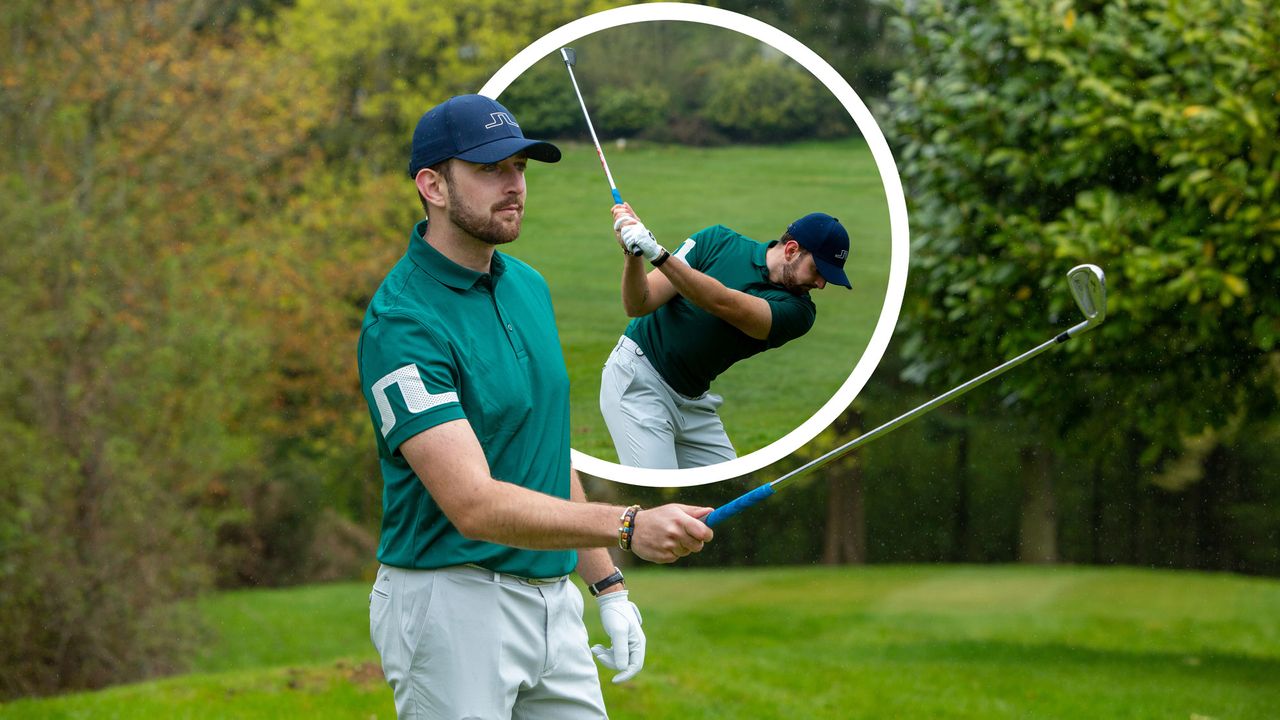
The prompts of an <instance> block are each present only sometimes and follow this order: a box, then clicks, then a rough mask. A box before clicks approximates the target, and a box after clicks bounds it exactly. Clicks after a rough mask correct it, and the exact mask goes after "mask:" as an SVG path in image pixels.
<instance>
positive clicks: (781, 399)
mask: <svg viewBox="0 0 1280 720" xmlns="http://www.w3.org/2000/svg"><path fill="white" fill-rule="evenodd" d="M561 148H562V149H563V150H564V159H563V160H562V161H561V162H560V163H558V164H557V165H553V166H547V165H542V164H540V163H532V164H531V168H530V170H529V174H528V182H529V199H528V203H527V207H526V216H525V223H524V229H523V231H522V233H521V236H520V239H519V240H517V241H516V242H515V243H513V244H512V245H510V246H508V247H507V248H504V250H508V251H510V252H511V253H512V254H514V255H516V256H518V257H520V258H522V259H525V260H527V261H528V262H530V263H531V264H532V265H533V266H534V267H536V268H537V269H538V270H539V271H540V272H542V274H543V275H544V276H545V277H546V278H547V282H548V283H549V284H550V286H551V292H552V296H553V300H554V302H555V306H556V317H557V322H558V324H559V328H560V339H561V345H562V347H563V348H564V351H565V360H566V362H567V363H568V366H569V375H570V383H571V391H570V392H571V401H572V418H573V446H574V447H575V448H576V449H578V450H581V451H583V452H586V453H588V454H590V455H594V456H596V457H599V458H601V459H605V460H609V461H616V460H617V455H616V454H615V452H614V450H613V445H612V443H611V442H610V441H609V437H608V434H607V432H606V431H605V428H604V421H603V420H602V419H601V417H600V411H599V402H598V397H599V389H600V370H601V368H602V366H603V365H604V361H605V359H606V358H607V357H608V354H609V351H610V350H612V348H613V345H614V343H615V342H617V339H618V336H619V335H621V334H622V331H623V329H624V328H625V327H626V324H627V321H628V318H627V317H626V315H625V313H624V312H623V311H622V305H621V301H620V299H619V290H618V286H619V281H620V278H621V271H622V255H621V251H620V249H619V248H618V246H617V244H616V242H615V241H614V239H613V232H612V223H613V220H612V216H611V215H610V213H609V208H610V206H611V205H612V199H611V198H610V196H609V187H608V184H607V183H606V182H605V180H604V173H603V172H602V171H601V169H600V163H599V161H598V160H597V159H596V154H595V150H594V149H593V148H592V146H591V145H589V144H587V145H583V144H577V143H561ZM605 152H606V153H608V158H609V167H610V169H612V170H613V172H614V177H615V179H616V180H617V181H618V183H619V186H620V188H621V190H622V193H623V197H624V198H625V199H626V200H627V201H628V202H629V203H631V205H632V207H634V208H635V210H636V212H637V213H638V214H639V215H640V217H641V218H642V219H643V220H644V222H645V224H646V225H647V226H648V227H649V228H650V229H651V230H653V231H654V234H655V235H656V236H657V237H658V239H659V240H660V241H661V242H662V243H663V244H664V245H666V246H667V247H668V248H673V249H674V248H675V246H676V245H677V244H679V243H680V242H681V241H683V240H684V239H685V238H686V237H688V236H689V235H691V234H692V233H694V232H696V231H697V230H699V229H701V228H703V227H706V226H708V225H714V224H723V225H727V226H729V227H731V228H734V229H735V230H738V231H739V232H742V233H744V234H746V235H748V236H749V237H753V238H755V239H757V240H771V239H775V238H777V237H778V236H779V235H781V234H782V231H783V230H785V229H786V227H787V225H788V224H789V223H790V222H791V221H792V220H795V219H796V218H798V217H800V216H801V215H804V214H806V213H809V212H813V211H817V210H820V211H823V212H828V213H831V214H832V215H835V216H836V217H838V218H840V219H841V220H842V221H843V222H844V223H845V225H846V227H847V228H848V229H849V231H850V235H851V238H852V248H851V252H850V256H849V261H848V265H847V269H848V274H849V277H850V280H851V281H852V284H853V290H852V291H848V290H845V289H844V288H840V287H834V286H833V287H829V288H827V289H825V290H822V291H818V292H815V293H813V298H814V302H815V303H816V304H817V306H818V320H817V323H816V325H815V327H814V329H813V330H812V331H810V333H809V334H807V335H806V336H805V337H803V338H800V339H798V340H795V341H793V342H791V343H789V344H788V345H786V346H783V347H782V348H779V349H777V350H772V351H769V352H767V353H762V354H760V355H758V356H756V357H754V358H751V359H749V360H747V361H744V362H742V363H739V364H738V365H735V366H734V367H733V368H731V369H730V370H729V371H727V372H726V373H725V374H724V375H722V376H721V377H720V379H718V380H717V381H716V382H715V384H714V385H713V390H714V391H715V392H717V393H719V394H721V395H723V396H724V397H725V404H724V406H723V407H722V409H721V417H723V418H724V421H725V426H726V428H727V430H728V432H729V437H730V439H731V440H732V441H733V442H734V444H735V446H736V447H737V449H738V452H739V454H746V453H748V452H751V451H753V450H756V449H759V448H761V447H763V446H765V445H768V444H769V443H771V442H773V441H774V440H777V439H778V438H780V437H782V436H783V435H785V434H786V433H788V432H790V431H791V430H792V429H794V428H795V427H796V426H797V425H799V424H800V423H802V422H803V421H804V420H806V419H808V418H809V416H811V415H812V414H813V413H814V412H816V411H817V410H818V409H819V408H820V407H822V405H823V404H824V403H826V402H827V400H828V399H829V398H830V397H831V396H832V395H833V394H834V393H835V391H836V389H837V388H839V387H840V385H841V384H842V383H843V382H844V380H845V379H846V378H847V377H848V376H849V373H850V372H851V371H852V370H853V368H854V365H856V364H857V361H858V359H859V358H860V357H861V356H862V354H863V351H864V350H865V348H866V345H867V342H868V340H869V339H870V336H871V333H872V331H873V330H874V329H875V325H876V322H877V320H878V319H879V317H880V311H881V308H882V306H883V304H884V295H885V291H886V288H887V285H888V269H889V259H890V239H889V212H888V206H887V204H886V200H885V195H884V188H883V185H882V182H881V179H880V175H879V172H878V170H877V169H876V166H875V163H874V161H873V159H872V157H871V153H870V151H869V150H868V149H867V147H866V144H865V143H864V142H863V141H861V140H842V141H833V142H803V143H795V144H790V145H781V146H749V147H726V148H714V149H706V148H688V147H679V146H655V145H648V144H643V143H640V144H637V143H632V144H631V145H629V146H628V147H627V148H626V149H625V150H620V149H618V148H617V147H613V146H611V147H609V148H606V150H605Z"/></svg>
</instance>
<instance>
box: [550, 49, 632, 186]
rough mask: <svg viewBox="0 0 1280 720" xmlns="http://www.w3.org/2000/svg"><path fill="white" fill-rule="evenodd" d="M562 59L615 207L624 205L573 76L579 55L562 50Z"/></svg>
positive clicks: (571, 51)
mask: <svg viewBox="0 0 1280 720" xmlns="http://www.w3.org/2000/svg"><path fill="white" fill-rule="evenodd" d="M560 57H562V58H564V66H565V69H567V70H568V71H569V80H570V82H572V83H573V92H574V93H576V94H577V96H578V104H579V105H581V106H582V117H584V118H586V119H587V130H589V131H590V132H591V142H593V143H595V145H596V155H598V156H600V166H601V167H603V168H604V176H605V177H606V178H608V179H609V189H610V190H612V191H613V202H614V204H615V205H621V204H622V193H620V192H618V185H617V184H616V183H614V182H613V173H611V172H609V163H607V162H605V159H604V150H603V149H602V148H601V147H600V139H599V138H597V137H596V129H595V127H594V126H592V124H591V116H590V115H589V114H587V103H586V101H584V100H583V99H582V91H581V90H579V89H578V79H577V78H575V77H574V76H573V66H574V65H577V64H578V54H577V53H575V52H574V51H573V48H560Z"/></svg>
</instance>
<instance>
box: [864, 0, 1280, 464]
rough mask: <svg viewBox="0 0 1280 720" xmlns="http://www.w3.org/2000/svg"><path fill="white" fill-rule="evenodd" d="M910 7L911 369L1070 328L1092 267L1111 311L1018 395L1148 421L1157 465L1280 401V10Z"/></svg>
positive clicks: (958, 371) (926, 373)
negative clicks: (1210, 432) (1074, 282)
mask: <svg viewBox="0 0 1280 720" xmlns="http://www.w3.org/2000/svg"><path fill="white" fill-rule="evenodd" d="M897 10H898V12H899V18H898V19H897V20H896V21H895V27H896V28H897V31H898V32H899V33H900V34H901V35H902V37H903V38H904V39H905V40H906V42H907V43H908V44H909V47H910V49H911V51H910V52H909V53H908V54H907V56H906V57H907V67H906V69H905V70H904V71H903V72H901V73H900V74H899V75H898V77H897V80H896V87H895V89H894V91H893V94H892V98H891V104H890V106H889V109H890V111H891V117H890V126H891V133H892V135H893V136H894V137H895V138H896V148H897V149H896V152H897V155H898V158H899V168H900V171H901V172H902V174H903V176H904V179H905V180H906V182H907V185H908V187H909V193H908V197H909V198H910V201H911V204H912V216H911V217H912V223H913V236H914V237H913V246H912V251H913V258H912V263H913V271H914V273H915V275H914V278H913V279H914V281H915V282H914V285H913V287H914V289H915V293H914V295H915V296H916V297H917V298H918V299H917V300H915V301H914V302H910V303H908V305H907V306H906V307H904V327H905V330H906V333H907V337H908V345H907V347H906V350H905V353H906V354H907V356H908V357H909V358H911V359H912V360H913V361H914V365H913V367H911V368H909V371H911V372H913V373H914V376H915V377H917V378H919V379H929V380H931V381H934V382H937V381H942V380H954V379H956V378H958V377H960V376H963V375H967V374H970V373H972V372H974V371H975V370H978V369H981V368H982V367H984V366H988V365H990V364H991V363H992V361H993V360H995V359H998V358H999V357H1004V356H1009V355H1011V354H1012V353H1013V352H1015V351H1018V350H1021V349H1024V348H1027V347H1030V346H1031V345H1033V344H1034V343H1035V342H1037V341H1038V340H1039V339H1040V337H1041V336H1042V335H1044V334H1045V329H1046V328H1049V327H1054V326H1059V327H1060V326H1063V325H1065V324H1067V323H1074V322H1075V321H1076V320H1077V319H1078V317H1079V316H1078V314H1077V313H1076V311H1075V310H1074V308H1073V306H1072V302H1071V299H1070V296H1069V294H1068V293H1067V292H1066V291H1065V287H1064V283H1063V276H1064V273H1065V271H1066V270H1067V269H1068V268H1069V267H1071V266H1072V265H1074V264H1076V263H1079V262H1094V263H1097V264H1099V265H1101V266H1102V267H1103V268H1104V269H1105V270H1106V271H1107V274H1108V279H1109V283H1110V292H1111V297H1110V314H1111V317H1110V319H1109V320H1108V321H1107V322H1106V324H1105V325H1103V326H1102V327H1101V328H1100V329H1099V330H1097V331H1095V333H1094V334H1093V336H1092V337H1090V338H1089V339H1088V340H1087V341H1085V342H1076V343H1073V344H1072V345H1071V346H1068V347H1067V348H1066V350H1067V352H1066V353H1064V354H1060V355H1059V357H1058V358H1057V359H1056V360H1055V361H1054V362H1053V365H1052V366H1051V367H1049V368H1042V371H1041V372H1020V373H1016V374H1011V375H1009V376H1006V377H1005V379H1004V380H1003V381H1002V384H1003V386H1004V388H1005V389H1006V391H1007V392H1009V393H1013V397H1016V398H1017V401H1018V405H1020V406H1021V407H1022V408H1024V409H1025V410H1027V411H1030V410H1032V409H1038V410H1039V411H1040V412H1041V413H1042V415H1043V416H1044V417H1055V418H1058V419H1059V423H1060V426H1063V425H1067V424H1069V423H1070V422H1072V421H1074V420H1076V419H1078V418H1081V417H1092V418H1093V419H1095V420H1096V421H1097V423H1096V428H1095V429H1097V430H1098V431H1099V433H1102V434H1106V432H1107V431H1108V430H1109V429H1110V428H1111V427H1112V426H1113V425H1114V424H1115V423H1123V424H1125V425H1130V424H1132V425H1133V426H1134V427H1136V428H1137V429H1138V431H1139V432H1140V433H1141V436H1142V438H1144V443H1145V445H1146V447H1147V451H1146V452H1145V455H1144V458H1145V459H1146V460H1147V461H1155V460H1157V459H1159V458H1160V457H1162V456H1164V455H1165V454H1167V453H1168V452H1169V451H1171V450H1175V449H1177V448H1179V447H1180V444H1181V438H1182V437H1184V436H1187V435H1192V434H1197V433H1199V432H1200V431H1201V430H1203V429H1204V428H1205V427H1206V426H1218V425H1222V424H1223V423H1225V422H1226V421H1227V420H1228V419H1229V418H1231V417H1232V416H1234V415H1236V414H1237V413H1239V412H1242V411H1243V410H1245V409H1246V408H1248V407H1249V406H1250V404H1251V403H1256V402H1257V400H1258V399H1259V398H1266V397H1273V396H1274V388H1275V380H1274V375H1273V374H1272V373H1271V371H1270V367H1271V366H1270V363H1269V360H1268V356H1269V354H1271V353H1273V352H1274V349H1275V345H1276V336H1277V328H1280V325H1277V322H1278V321H1277V318H1278V317H1280V295H1277V294H1276V293H1275V292H1273V290H1274V288H1275V287H1276V286H1277V285H1276V283H1277V278H1278V272H1280V265H1278V264H1277V250H1278V249H1280V214H1277V202H1276V200H1277V190H1278V189H1280V187H1278V186H1280V153H1277V152H1276V148H1277V138H1278V137H1280V112H1278V108H1280V97H1278V96H1277V95H1276V94H1275V92H1274V90H1275V89H1274V84H1273V83H1271V82H1270V78H1273V77H1275V75H1276V73H1277V71H1280V41H1278V40H1277V38H1280V14H1277V13H1276V12H1275V9H1274V8H1273V7H1272V6H1271V5H1270V4H1269V3H1266V2H1261V1H1255V0H1234V1H1233V2H1228V3H1218V2H1210V1H1209V0H1197V1H1193V2H1177V3H1175V2H1139V1H1124V2H1115V3H1107V4H1105V5H1103V6H1100V7H1097V8H1094V7H1093V6H1086V8H1083V9H1081V8H1078V7H1077V6H1076V4H1074V3H1072V2H1070V1H1069V0H1040V1H1038V2H1033V3H1021V2H995V3H991V4H989V5H988V6H986V7H982V8H979V7H973V6H970V5H968V4H965V3H958V2H950V1H949V0H933V1H930V2H923V3H902V4H899V5H898V6H897ZM993 354H994V355H993ZM1049 432H1050V433H1051V434H1058V433H1057V432H1056V431H1055V430H1053V429H1052V428H1051V429H1050V430H1049ZM1099 433H1094V435H1093V438H1092V439H1091V442H1096V441H1097V437H1098V434H1099Z"/></svg>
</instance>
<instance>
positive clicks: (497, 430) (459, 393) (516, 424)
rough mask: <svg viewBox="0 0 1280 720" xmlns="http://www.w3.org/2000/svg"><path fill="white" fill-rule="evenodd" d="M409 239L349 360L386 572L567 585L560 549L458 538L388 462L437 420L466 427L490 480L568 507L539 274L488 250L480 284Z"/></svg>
mask: <svg viewBox="0 0 1280 720" xmlns="http://www.w3.org/2000/svg"><path fill="white" fill-rule="evenodd" d="M426 228H427V224H426V221H425V220H424V221H423V222H421V223H418V225H417V226H416V227H414V229H413V232H412V234H411V235H410V238H409V250H408V252H407V253H405V256H404V257H403V258H401V259H400V261H399V262H397V263H396V265H395V267H393V268H392V269H391V272H390V273H389V274H388V275H387V277H386V279H385V280H383V281H382V285H381V286H380V287H379V288H378V291H377V292H376V293H375V294H374V296H373V300H372V301H370V303H369V309H368V311H367V312H366V313H365V318H364V325H363V327H362V328H361V331H360V343H359V347H358V351H357V355H358V358H359V365H360V387H361V389H362V390H363V391H364V396H365V401H366V402H367V403H368V405H369V413H370V417H371V419H372V421H373V428H374V434H375V435H376V437H377V441H378V459H379V461H380V463H381V466H382V480H383V493H382V536H381V541H380V543H379V545H378V559H379V560H380V561H382V562H383V563H384V564H386V565H393V566H396V567H403V568H419V569H429V568H438V567H446V566H450V565H460V564H464V563H474V564H476V565H480V566H482V567H485V568H489V569H490V570H497V571H500V572H505V573H510V574H512V575H520V576H523V577H533V578H542V577H554V576H557V575H565V574H568V573H569V572H570V571H571V570H572V569H573V567H574V566H575V565H576V564H577V553H575V552H574V551H572V550H523V549H518V548H513V547H507V546H505V545H495V544H492V543H487V542H477V541H474V540H468V539H466V538H464V537H463V536H462V535H461V534H460V533H459V532H458V530H457V529H456V528H455V527H454V526H453V524H452V523H450V522H449V518H447V517H446V516H445V514H444V512H443V511H442V510H441V509H440V506H439V505H437V504H436V502H435V500H433V499H432V497H431V495H430V494H429V493H427V491H426V487H425V486H424V485H423V484H422V482H421V481H420V480H419V479H418V477H417V476H416V475H415V474H414V472H413V469H412V468H411V467H410V466H409V463H408V462H407V461H406V460H405V459H404V457H403V456H402V455H401V454H400V452H399V447H400V444H401V443H403V442H404V441H405V440H408V439H409V438H411V437H413V436H414V435H416V434H418V433H420V432H422V431H424V430H427V429H429V428H432V427H435V426H436V425H439V424H441V423H445V422H448V421H450V420H460V419H465V420H466V421H467V422H468V423H470V424H471V428H472V429H473V430H474V431H475V433H476V437H477V438H478V439H479V441H480V446H481V447H482V448H484V455H485V458H486V459H487V460H488V461H489V469H490V472H491V474H492V475H493V477H495V478H497V479H499V480H502V481H506V482H510V483H513V484H516V485H521V486H523V487H526V488H529V489H530V490H536V491H538V492H541V493H546V494H547V495H553V496H555V497H559V498H565V499H567V498H568V497H569V374H568V372H567V370H566V369H565V364H564V356H563V354H562V353H561V351H560V337H559V334H558V332H557V330H556V323H555V316H554V314H553V313H552V309H551V294H550V292H549V291H548V290H547V283H546V281H545V280H543V279H542V276H541V275H539V274H538V273H537V271H535V270H534V269H533V268H531V267H529V266H528V265H526V264H525V263H523V262H521V261H519V260H517V259H515V258H513V257H511V256H509V255H504V254H502V253H500V252H495V253H494V254H493V261H492V263H491V265H490V272H489V273H479V272H475V271H474V270H470V269H468V268H464V267H462V266H461V265H458V264H456V263H454V262H452V261H450V260H449V259H448V258H446V257H445V256H444V255H442V254H440V253H439V252H438V251H437V250H436V249H435V248H433V247H431V246H430V245H428V244H427V243H426V241H425V240H423V239H422V235H423V233H424V232H425V231H426Z"/></svg>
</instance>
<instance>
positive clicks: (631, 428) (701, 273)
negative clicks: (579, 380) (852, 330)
mask: <svg viewBox="0 0 1280 720" xmlns="http://www.w3.org/2000/svg"><path fill="white" fill-rule="evenodd" d="M613 216H614V226H613V229H614V231H615V233H616V234H617V237H618V243H619V244H620V245H622V248H623V250H624V251H625V258H626V259H625V260H624V265H623V268H622V306H623V308H624V309H625V310H626V312H627V315H628V316H630V317H633V318H635V319H634V320H632V321H631V323H630V324H629V325H627V329H626V332H625V333H624V334H623V336H622V338H621V339H620V340H618V344H617V345H616V346H615V347H614V349H613V352H612V354H610V356H609V359H608V361H607V362H606V363H605V367H604V373H603V376H602V378H601V382H600V412H601V413H602V414H603V415H604V419H605V425H606V426H607V427H608V428H609V435H610V436H612V438H613V444H614V447H615V448H616V449H617V451H618V461H619V462H621V463H622V464H623V465H630V466H633V467H644V468H689V467H702V466H705V465H712V464H715V463H719V462H724V461H726V460H732V459H733V458H734V457H736V453H735V452H734V449H733V444H732V443H730V442H729V437H728V436H727V435H726V434H725V431H724V424H723V423H722V422H721V421H720V416H719V415H718V414H717V413H716V409H717V408H719V407H720V404H721V403H722V402H723V400H722V399H721V397H720V396H719V395H715V394H713V393H711V392H710V389H711V381H712V380H714V379H715V378H716V376H718V375H719V374H720V373H722V372H724V371H725V370H726V369H728V368H729V366H731V365H733V364H734V363H735V362H738V361H739V360H742V359H744V358H748V357H751V356H752V355H755V354H756V353H759V352H761V351H763V350H768V349H770V348H775V347H778V346H780V345H782V344H783V343H786V342H787V341H789V340H793V339H795V338H798V337H800V336H801V335H804V334H805V333H806V332H808V331H809V328H811V327H813V321H814V317H815V316H816V315H817V308H815V307H814V304H813V301H812V300H810V299H809V291H810V290H821V289H822V288H824V287H826V285H827V283H834V284H837V285H843V286H845V287H846V288H847V287H850V285H849V278H848V276H846V275H845V272H844V263H845V259H846V258H848V256H849V234H848V233H847V232H845V229H844V226H842V225H841V224H840V221H839V220H837V219H835V218H833V217H831V216H830V215H826V214H823V213H810V214H808V215H805V216H804V217H802V218H800V219H799V220H796V221H795V222H793V223H791V225H790V226H788V227H787V231H786V232H785V233H783V235H782V237H781V239H779V240H774V241H773V242H771V243H768V244H767V245H766V244H765V243H761V242H757V241H755V240H752V239H751V238H748V237H746V236H744V235H741V234H739V233H737V232H734V231H733V230H730V229H729V228H727V227H725V226H723V225H715V226H712V227H709V228H706V229H703V230H699V231H698V232H697V233H695V234H694V235H693V236H692V237H690V238H689V239H687V240H685V241H684V243H683V244H681V245H680V248H679V249H678V250H676V252H675V253H674V254H671V253H668V252H667V251H666V250H665V249H664V248H663V247H662V246H661V245H659V244H658V242H657V240H656V239H655V238H654V237H653V233H651V232H649V230H648V229H646V228H645V226H644V225H643V224H642V223H641V222H640V221H639V219H637V217H636V214H635V212H634V211H632V209H631V206H630V205H626V204H624V205H615V206H614V207H613ZM642 260H648V261H649V262H650V263H651V264H652V265H653V267H654V269H653V270H651V271H649V272H648V273H646V272H645V269H644V263H643V262H642Z"/></svg>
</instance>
